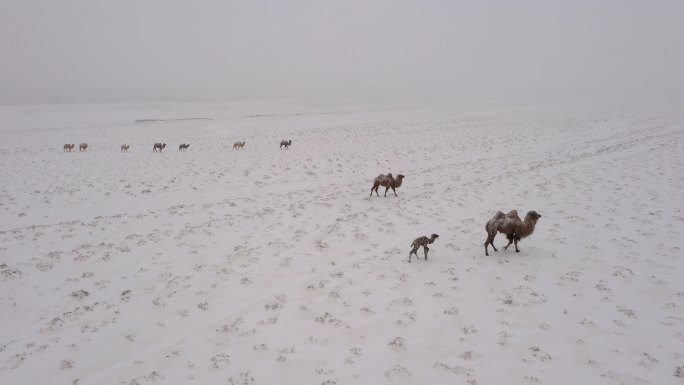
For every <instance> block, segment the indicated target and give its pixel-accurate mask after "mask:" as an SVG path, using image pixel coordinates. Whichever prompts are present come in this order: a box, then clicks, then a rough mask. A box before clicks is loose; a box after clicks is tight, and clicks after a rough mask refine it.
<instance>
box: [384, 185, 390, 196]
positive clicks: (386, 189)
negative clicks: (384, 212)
mask: <svg viewBox="0 0 684 385" xmlns="http://www.w3.org/2000/svg"><path fill="white" fill-rule="evenodd" d="M389 189H390V188H389V187H385V197H387V191H389Z"/></svg>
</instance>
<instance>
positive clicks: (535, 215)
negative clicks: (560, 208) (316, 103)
mask: <svg viewBox="0 0 684 385" xmlns="http://www.w3.org/2000/svg"><path fill="white" fill-rule="evenodd" d="M527 216H528V217H529V218H530V219H532V220H533V221H536V220H537V219H539V218H541V214H539V213H538V212H536V211H534V210H532V211H528V212H527Z"/></svg>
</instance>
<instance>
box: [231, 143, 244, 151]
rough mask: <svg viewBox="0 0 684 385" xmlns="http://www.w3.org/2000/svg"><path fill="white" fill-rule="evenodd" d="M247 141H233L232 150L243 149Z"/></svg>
mask: <svg viewBox="0 0 684 385" xmlns="http://www.w3.org/2000/svg"><path fill="white" fill-rule="evenodd" d="M246 143H247V142H235V143H233V150H243V149H244V148H245V144H246Z"/></svg>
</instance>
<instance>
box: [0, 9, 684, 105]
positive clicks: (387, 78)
mask: <svg viewBox="0 0 684 385" xmlns="http://www.w3.org/2000/svg"><path fill="white" fill-rule="evenodd" d="M683 20H684V1H681V0H654V1H629V0H573V1H553V0H546V1H543V0H538V1H533V0H472V1H458V0H444V1H441V0H422V1H420V0H416V1H402V0H385V1H373V0H344V1H342V0H340V1H333V0H329V1H327V0H312V1H291V0H272V1H263V0H261V1H259V0H251V1H226V0H196V1H190V0H187V1H180V0H116V1H113V0H107V1H101V0H59V1H55V0H44V1H37V0H0V49H1V51H0V52H1V56H0V103H1V104H23V103H75V102H78V103H80V102H141V101H211V100H229V99H261V98H319V97H320V98H451V97H456V98H470V97H473V98H487V97H497V98H501V97H503V98H510V99H511V100H516V99H523V98H544V97H555V98H564V97H571V98H582V97H593V96H606V95H624V94H630V93H634V94H640V93H641V94H653V95H656V94H661V95H662V94H665V95H668V94H673V95H674V94H677V95H682V93H683V92H682V90H684V21H683Z"/></svg>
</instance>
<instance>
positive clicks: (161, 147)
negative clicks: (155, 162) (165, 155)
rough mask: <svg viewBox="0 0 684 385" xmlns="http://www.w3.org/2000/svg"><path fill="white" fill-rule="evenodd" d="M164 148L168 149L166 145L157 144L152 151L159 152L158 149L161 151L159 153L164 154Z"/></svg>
mask: <svg viewBox="0 0 684 385" xmlns="http://www.w3.org/2000/svg"><path fill="white" fill-rule="evenodd" d="M164 148H166V143H164V144H162V143H155V144H154V147H152V151H154V152H157V149H159V152H162V150H163V149H164Z"/></svg>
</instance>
